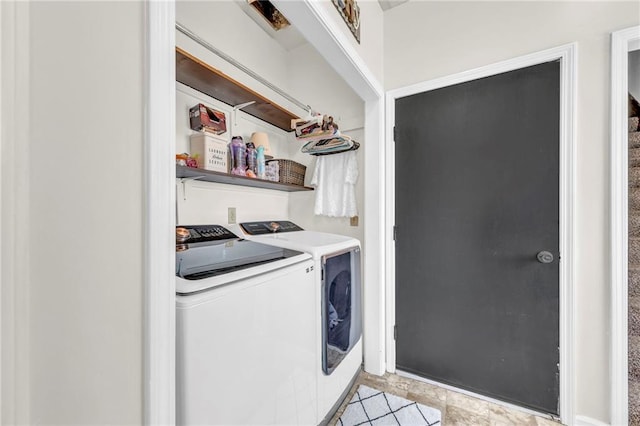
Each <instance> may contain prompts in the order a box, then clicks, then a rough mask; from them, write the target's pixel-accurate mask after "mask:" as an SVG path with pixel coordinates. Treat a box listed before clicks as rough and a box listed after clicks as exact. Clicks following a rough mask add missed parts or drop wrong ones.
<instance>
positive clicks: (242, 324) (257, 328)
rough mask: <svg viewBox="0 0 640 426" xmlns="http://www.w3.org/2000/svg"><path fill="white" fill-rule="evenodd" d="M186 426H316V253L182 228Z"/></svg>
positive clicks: (182, 419)
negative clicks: (235, 425) (314, 267)
mask: <svg viewBox="0 0 640 426" xmlns="http://www.w3.org/2000/svg"><path fill="white" fill-rule="evenodd" d="M176 237H177V243H176V291H177V295H176V336H177V342H176V352H177V353H176V403H177V404H176V420H177V424H179V425H204V424H206V425H232V424H238V425H239V424H243V425H255V424H260V425H282V424H297V425H308V424H316V423H317V384H316V383H317V371H316V369H317V365H316V362H315V353H316V350H317V345H316V339H315V329H316V323H317V320H316V317H317V312H316V311H315V310H314V309H312V307H313V306H314V303H315V298H316V294H315V293H316V290H315V281H314V276H313V273H312V269H313V265H314V264H313V261H312V260H311V256H310V255H309V254H306V253H302V252H300V251H294V250H290V249H287V248H282V247H276V246H269V245H265V244H260V243H258V242H254V241H247V240H244V239H239V238H238V237H237V236H236V235H234V234H232V233H231V232H229V231H228V230H226V229H225V228H223V227H221V226H217V225H208V226H181V227H177V228H176Z"/></svg>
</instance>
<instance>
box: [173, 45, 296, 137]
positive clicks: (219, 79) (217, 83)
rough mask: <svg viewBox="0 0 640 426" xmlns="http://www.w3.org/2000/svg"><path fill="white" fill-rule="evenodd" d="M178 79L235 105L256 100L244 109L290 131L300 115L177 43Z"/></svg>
mask: <svg viewBox="0 0 640 426" xmlns="http://www.w3.org/2000/svg"><path fill="white" fill-rule="evenodd" d="M176 80H177V81H179V82H180V83H182V84H185V85H187V86H189V87H191V88H193V89H195V90H197V91H198V92H202V93H204V94H207V95H209V96H211V97H212V98H214V99H218V100H219V101H221V102H224V103H225V104H228V105H231V106H235V105H240V104H243V103H245V102H250V101H254V102H255V103H254V104H252V105H249V106H246V107H244V108H242V111H244V112H246V113H247V114H250V115H252V116H254V117H256V118H259V119H260V120H262V121H266V122H267V123H269V124H273V125H274V126H276V127H279V128H280V129H282V130H284V131H286V132H290V131H291V120H292V119H296V118H299V117H298V116H297V115H295V114H293V113H292V112H290V111H287V110H286V109H284V108H282V107H281V106H279V105H277V104H274V103H273V102H271V101H270V100H269V99H267V98H265V97H264V96H262V95H260V94H259V93H257V92H255V91H253V90H251V89H250V88H248V87H247V86H245V85H243V84H242V83H239V82H237V81H236V80H234V79H232V78H231V77H229V76H228V75H226V74H224V73H222V72H220V71H218V70H217V69H215V68H213V67H211V66H210V65H208V64H206V63H204V62H202V61H201V60H199V59H198V58H196V57H195V56H193V55H191V54H189V53H188V52H186V51H184V50H182V49H180V48H179V47H176Z"/></svg>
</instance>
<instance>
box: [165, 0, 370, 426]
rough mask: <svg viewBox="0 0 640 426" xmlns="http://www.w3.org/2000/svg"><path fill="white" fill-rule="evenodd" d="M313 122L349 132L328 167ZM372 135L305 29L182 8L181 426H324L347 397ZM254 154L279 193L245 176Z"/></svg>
mask: <svg viewBox="0 0 640 426" xmlns="http://www.w3.org/2000/svg"><path fill="white" fill-rule="evenodd" d="M211 17H218V18H217V19H212V18H211ZM212 22H215V24H212ZM318 117H321V118H318ZM193 120H195V124H194V121H193ZM209 120H213V123H212V122H211V121H209ZM200 121H202V122H207V123H208V124H210V125H211V127H209V128H208V129H206V130H209V132H203V131H199V130H198V127H199V126H200V124H201V123H200ZM296 121H297V122H298V123H300V122H303V123H305V124H304V125H302V124H298V127H297V128H296V129H295V131H293V127H294V125H293V124H292V122H293V123H295V122H296ZM316 121H317V123H316V124H311V125H310V126H311V128H314V129H315V130H320V129H318V127H321V128H322V130H323V131H324V130H325V129H328V130H326V131H328V132H329V133H331V132H334V131H335V129H339V132H337V131H336V132H335V133H331V134H335V135H336V136H335V137H333V136H332V137H331V138H330V139H319V140H318V141H317V143H318V148H317V150H318V151H320V153H322V154H325V155H323V156H322V158H320V157H317V156H314V155H310V154H309V153H305V152H301V149H302V148H303V146H304V147H305V148H304V150H305V151H306V150H307V148H308V147H309V146H310V145H308V144H306V143H305V142H306V141H303V132H305V131H306V130H303V126H305V127H304V129H307V128H308V127H306V123H315V122H316ZM214 123H215V124H214ZM332 126H335V128H334V127H332ZM363 127H364V103H363V101H362V100H361V99H360V98H359V97H358V96H357V95H356V94H355V93H354V92H353V91H352V90H351V88H350V87H349V86H348V85H347V84H346V83H345V82H344V81H343V79H342V78H341V77H340V76H339V75H338V74H337V73H336V72H335V71H334V70H333V69H332V68H331V66H330V65H329V64H327V63H326V62H325V61H324V59H323V58H322V56H321V55H320V54H318V52H317V51H315V49H314V48H313V47H311V45H309V44H308V43H306V41H305V40H304V39H303V38H302V36H301V35H300V34H299V33H298V32H297V31H296V30H295V28H293V27H288V28H283V29H280V30H278V31H275V30H274V29H273V28H271V27H270V26H269V24H268V23H267V22H266V21H265V20H264V17H263V16H261V15H260V14H258V12H257V11H256V10H255V9H254V8H253V7H252V6H251V5H250V4H249V3H247V2H245V1H244V0H242V1H236V2H180V3H178V4H177V5H176V225H177V227H176V337H177V340H176V413H177V419H176V421H177V423H178V424H181V425H186V424H229V423H237V424H245V423H246V424H291V423H294V424H325V423H326V422H328V420H329V419H330V418H331V416H332V415H333V413H334V412H335V410H336V409H337V408H338V406H339V405H340V403H341V402H342V400H343V398H344V397H345V396H346V394H347V392H348V390H349V389H350V387H351V385H352V383H353V382H354V380H355V377H356V376H357V374H358V372H359V371H360V368H361V364H362V360H363V341H362V329H363V324H362V317H363V315H362V314H363V312H362V311H363V308H362V306H363V303H362V292H363V290H362V288H363V285H362V279H361V276H362V272H361V271H362V263H361V257H362V256H361V241H362V239H363V231H362V229H363V227H362V221H361V219H362V218H361V213H360V212H362V210H363V207H364V206H363V186H364V185H363V182H364V169H363V166H364V163H363V152H364V149H366V144H365V143H364V140H363V138H364V130H363ZM211 133H214V134H213V135H211ZM315 134H316V133H314V135H315ZM205 135H206V136H205ZM338 139H342V140H343V142H344V143H345V144H346V145H340V143H338V144H336V145H334V146H337V148H338V149H335V150H333V151H330V150H328V149H327V146H326V144H327V142H326V141H328V140H332V141H335V140H338ZM248 142H252V143H253V142H254V143H255V145H254V146H250V145H249V144H247V149H251V150H253V149H257V150H258V152H260V155H259V156H258V159H261V158H260V157H261V156H263V155H265V154H266V155H268V156H269V157H268V158H272V160H270V161H274V162H277V164H278V165H279V166H280V180H279V181H278V178H277V177H275V179H274V176H275V175H274V171H273V169H272V168H271V169H270V166H271V165H272V164H269V161H267V172H266V175H265V174H264V168H262V172H259V175H258V176H257V177H256V176H255V172H256V170H255V169H252V168H251V167H249V168H246V167H245V166H244V164H240V163H239V162H238V158H241V159H244V158H245V157H244V155H242V154H241V156H239V155H238V152H244V144H245V143H248ZM313 142H314V141H311V142H309V143H312V144H313ZM323 144H324V145H323ZM312 146H314V147H315V145H312ZM227 147H229V152H227V149H226V148H227ZM236 149H238V152H236ZM346 151H349V152H346ZM226 154H228V156H227V158H225V156H226ZM203 157H204V158H203ZM246 158H247V161H252V159H253V158H255V157H252V156H248V157H246ZM225 160H226V161H225ZM334 160H336V161H334ZM194 161H195V162H197V166H198V167H197V168H194V167H193V166H194ZM225 162H226V163H227V164H226V165H225V164H224V163H225ZM289 164H294V165H295V167H296V170H297V171H299V170H300V168H303V169H304V168H305V167H306V171H305V174H304V179H303V180H302V179H300V180H299V181H298V182H296V183H292V182H289V181H288V180H287V179H283V178H282V174H283V173H285V171H286V170H287V168H286V166H288V165H289ZM203 165H205V167H204V168H208V169H209V170H203ZM208 166H211V167H208ZM283 166H285V168H284V169H283ZM316 168H317V171H316ZM212 169H213V170H212ZM216 169H217V170H216ZM258 170H261V167H258ZM239 171H240V172H239ZM260 173H262V174H260ZM287 173H288V171H287ZM343 173H344V174H345V175H346V176H348V177H347V178H344V179H343V177H342V176H343V175H342V174H343ZM245 174H246V176H245ZM261 177H262V179H259V178H261ZM336 177H338V178H337V179H336ZM287 178H288V176H287ZM326 182H329V183H326ZM345 182H348V185H347V184H345ZM331 185H335V186H336V187H340V186H344V187H347V188H348V189H347V190H345V194H347V195H348V196H345V197H343V198H342V199H341V198H340V197H335V196H334V195H335V193H334V192H335V191H334V188H333V186H331ZM316 198H317V199H316ZM327 198H329V199H327ZM339 202H343V203H344V204H345V206H347V207H344V208H342V207H341V208H339V209H337V210H339V211H340V213H338V214H336V213H335V211H337V210H332V208H331V207H327V206H328V205H329V206H330V205H331V204H336V203H339ZM316 203H321V204H322V207H321V208H319V207H317V206H316ZM318 209H320V210H321V211H322V213H324V214H323V215H318V214H316V213H318ZM358 209H359V210H358ZM346 212H348V214H347V213H346ZM335 216H338V217H335Z"/></svg>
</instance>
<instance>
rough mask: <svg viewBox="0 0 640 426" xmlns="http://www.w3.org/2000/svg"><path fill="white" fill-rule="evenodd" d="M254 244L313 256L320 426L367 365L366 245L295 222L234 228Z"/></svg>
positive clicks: (266, 222)
mask: <svg viewBox="0 0 640 426" xmlns="http://www.w3.org/2000/svg"><path fill="white" fill-rule="evenodd" d="M234 230H235V231H236V233H237V234H238V235H240V236H244V237H245V238H246V239H250V240H252V241H259V242H263V243H265V244H269V245H274V246H278V247H283V248H287V249H292V250H299V251H303V252H306V253H309V254H310V255H311V256H312V258H313V262H314V275H315V282H316V286H317V288H316V303H317V306H319V308H320V312H319V316H318V320H319V321H318V325H317V335H318V341H317V352H316V359H317V363H318V370H317V372H318V392H317V395H318V423H323V422H327V421H328V420H329V419H330V418H331V417H332V416H333V414H334V413H335V411H336V410H337V409H338V407H339V406H340V403H341V402H342V400H343V399H344V397H345V396H346V394H347V393H348V391H349V389H350V387H351V384H352V383H353V380H354V379H355V377H356V376H357V374H358V373H359V372H360V369H361V364H362V338H361V337H362V283H361V263H360V242H359V241H358V240H357V239H355V238H351V237H346V236H343V235H338V234H330V233H325V232H315V231H305V230H303V229H302V228H301V227H299V226H298V225H296V224H294V223H293V222H290V221H283V220H279V221H263V222H245V223H241V224H240V225H239V226H237V227H236V228H234Z"/></svg>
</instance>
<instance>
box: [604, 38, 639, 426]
mask: <svg viewBox="0 0 640 426" xmlns="http://www.w3.org/2000/svg"><path fill="white" fill-rule="evenodd" d="M638 42H640V26H638V27H632V28H627V29H625V30H621V31H616V32H614V33H612V34H611V201H610V202H611V402H610V404H611V424H614V425H617V424H627V423H628V416H629V408H628V404H629V388H628V386H629V383H628V380H629V378H628V370H627V368H628V361H629V358H628V357H629V355H628V326H627V316H628V296H629V295H628V237H629V234H628V220H629V215H628V202H629V200H628V184H629V182H628V131H627V129H628V123H627V121H628V120H627V116H628V110H627V108H628V106H627V102H628V101H627V93H628V78H629V77H628V72H629V71H628V69H627V66H628V53H629V51H630V50H632V44H633V45H635V44H637V43H638Z"/></svg>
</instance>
